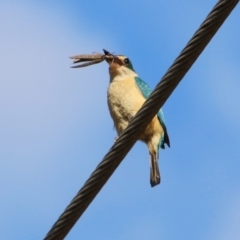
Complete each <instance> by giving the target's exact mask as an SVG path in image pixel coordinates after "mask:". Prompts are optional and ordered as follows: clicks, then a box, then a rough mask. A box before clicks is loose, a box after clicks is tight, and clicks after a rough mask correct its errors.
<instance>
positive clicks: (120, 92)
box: [108, 78, 145, 134]
mask: <svg viewBox="0 0 240 240" xmlns="http://www.w3.org/2000/svg"><path fill="white" fill-rule="evenodd" d="M144 102H145V98H144V97H143V96H142V94H141V92H140V90H139V89H138V87H137V86H136V83H135V79H134V78H125V79H122V80H119V81H112V82H111V83H110V85H109V88H108V107H109V111H110V114H111V117H112V118H113V121H114V124H115V127H116V129H117V131H118V134H120V133H121V132H122V131H123V130H124V129H125V128H126V127H127V125H128V123H129V121H130V120H131V119H132V118H133V116H134V115H135V114H136V113H137V111H138V110H139V109H140V108H141V106H142V105H143V103H144Z"/></svg>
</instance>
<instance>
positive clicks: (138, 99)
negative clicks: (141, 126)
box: [103, 49, 170, 187]
mask: <svg viewBox="0 0 240 240" xmlns="http://www.w3.org/2000/svg"><path fill="white" fill-rule="evenodd" d="M103 51H104V54H105V56H106V58H105V61H106V62H107V63H108V65H109V75H110V83H109V86H108V90H107V102H108V108H109V112H110V115H111V117H112V119H113V122H114V127H115V129H116V131H117V134H118V136H120V135H121V134H122V133H123V131H124V130H125V129H126V127H127V126H128V124H129V123H130V121H131V120H132V118H133V117H134V116H135V114H136V113H137V112H138V111H139V109H140V108H141V107H142V105H143V103H144V102H145V101H146V99H147V98H148V97H149V95H150V94H151V92H152V91H151V89H150V88H149V86H148V85H147V83H146V82H144V81H143V80H142V79H141V78H140V77H139V76H138V74H137V73H136V71H135V70H134V68H133V65H132V62H131V61H130V59H129V58H128V57H126V56H124V55H113V54H111V53H110V52H108V51H107V50H105V49H103ZM107 56H111V57H109V58H108V57H107ZM138 140H140V141H142V142H144V143H145V144H146V145H147V148H148V151H149V155H150V185H151V187H154V186H156V185H158V184H160V182H161V176H160V171H159V166H158V158H159V150H160V148H162V149H164V148H165V144H166V145H167V146H168V147H170V140H169V136H168V132H167V127H166V124H165V120H164V115H163V111H162V109H160V110H159V112H158V113H157V114H156V115H155V116H154V117H153V119H152V121H151V122H150V123H149V125H148V126H147V127H146V129H145V130H144V131H143V132H142V133H141V134H140V136H139V139H138Z"/></svg>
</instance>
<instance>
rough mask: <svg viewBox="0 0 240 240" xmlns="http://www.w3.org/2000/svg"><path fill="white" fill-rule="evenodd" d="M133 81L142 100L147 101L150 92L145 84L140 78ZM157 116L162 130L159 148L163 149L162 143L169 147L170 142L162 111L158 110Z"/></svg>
mask: <svg viewBox="0 0 240 240" xmlns="http://www.w3.org/2000/svg"><path fill="white" fill-rule="evenodd" d="M135 81H136V84H137V86H138V88H139V90H140V92H141V93H142V95H143V96H144V98H146V99H147V98H148V97H149V96H150V94H151V92H152V90H151V89H150V88H149V86H148V85H147V83H145V82H144V81H143V80H142V79H141V78H139V77H135ZM157 116H158V120H159V122H160V123H161V125H162V128H163V130H164V138H163V139H161V140H160V142H159V146H160V147H161V148H165V146H164V143H166V144H167V145H168V146H169V147H170V141H169V137H168V133H167V128H166V124H165V120H164V116H163V111H162V109H160V110H159V112H158V113H157Z"/></svg>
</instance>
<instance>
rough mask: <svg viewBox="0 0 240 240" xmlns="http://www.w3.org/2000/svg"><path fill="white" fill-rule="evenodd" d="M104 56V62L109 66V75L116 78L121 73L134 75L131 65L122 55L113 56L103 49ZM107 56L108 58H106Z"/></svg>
mask: <svg viewBox="0 0 240 240" xmlns="http://www.w3.org/2000/svg"><path fill="white" fill-rule="evenodd" d="M103 51H104V54H105V56H106V58H105V60H106V62H107V63H108V64H109V72H110V75H112V76H116V75H118V74H122V73H126V74H129V73H134V74H135V71H134V69H133V65H132V63H131V61H130V60H129V58H128V57H126V56H124V55H113V54H111V53H110V52H108V51H106V50H105V49H103ZM108 56H109V57H108Z"/></svg>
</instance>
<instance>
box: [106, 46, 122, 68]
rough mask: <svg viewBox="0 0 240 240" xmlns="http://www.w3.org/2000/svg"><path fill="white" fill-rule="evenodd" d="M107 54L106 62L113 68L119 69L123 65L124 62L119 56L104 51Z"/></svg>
mask: <svg viewBox="0 0 240 240" xmlns="http://www.w3.org/2000/svg"><path fill="white" fill-rule="evenodd" d="M103 52H104V54H105V60H106V62H107V63H108V64H109V65H110V66H111V67H118V66H119V65H120V66H121V65H122V62H121V61H120V60H119V59H118V57H117V56H115V55H113V54H112V53H110V52H108V51H107V50H105V49H103Z"/></svg>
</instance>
